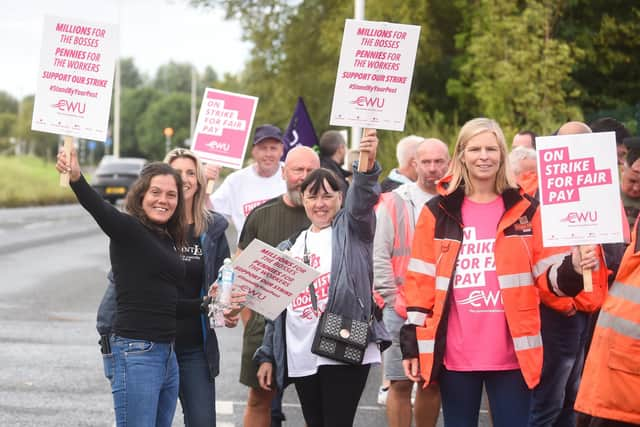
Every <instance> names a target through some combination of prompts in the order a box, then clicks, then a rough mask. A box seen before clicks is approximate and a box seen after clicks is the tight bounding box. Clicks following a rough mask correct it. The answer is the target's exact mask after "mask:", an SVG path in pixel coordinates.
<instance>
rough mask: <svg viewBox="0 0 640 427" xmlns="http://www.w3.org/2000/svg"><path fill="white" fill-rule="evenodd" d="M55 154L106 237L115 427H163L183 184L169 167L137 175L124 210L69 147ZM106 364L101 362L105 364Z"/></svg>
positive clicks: (173, 396) (173, 376)
mask: <svg viewBox="0 0 640 427" xmlns="http://www.w3.org/2000/svg"><path fill="white" fill-rule="evenodd" d="M70 160H71V161H70V162H69V163H68V162H67V161H66V158H65V155H64V153H62V152H60V153H59V154H58V162H57V164H56V169H57V170H58V172H67V173H69V181H70V183H71V189H72V190H73V192H74V193H75V195H76V197H77V198H78V201H79V202H80V204H81V205H82V206H83V207H84V208H85V209H86V210H87V211H88V212H89V213H90V214H91V216H93V218H94V219H95V221H96V222H97V223H98V225H99V226H100V228H101V229H102V230H103V231H104V232H105V234H106V235H107V236H109V238H110V242H109V253H110V258H111V269H112V270H113V276H114V278H115V282H116V299H117V305H118V309H117V316H116V320H115V324H114V333H113V334H112V335H111V336H110V339H109V345H110V347H111V352H107V354H105V355H104V357H105V358H113V361H112V363H105V368H108V372H105V374H106V376H107V378H109V380H110V382H111V390H112V394H113V403H114V409H115V414H116V423H117V425H118V426H158V427H169V426H171V423H172V421H173V416H174V413H175V409H176V402H177V398H178V364H177V361H176V354H175V350H174V341H175V336H176V308H177V286H178V285H179V284H180V283H182V281H183V280H184V276H185V267H184V263H183V261H182V260H181V259H180V256H179V253H180V250H181V248H182V247H183V245H184V242H185V230H186V222H185V211H184V200H183V195H182V186H183V184H182V179H181V178H180V174H179V173H178V172H176V171H175V170H174V169H173V168H172V167H171V166H170V165H168V164H165V163H151V164H149V165H147V166H145V168H144V169H143V170H142V172H141V174H140V178H139V179H138V180H137V181H136V182H135V183H134V184H133V186H132V188H131V190H130V192H129V194H128V195H127V199H126V201H125V208H126V211H127V212H126V213H123V212H120V211H119V210H118V209H116V208H115V207H114V206H112V205H111V204H110V203H108V202H106V201H104V200H103V199H102V198H101V197H100V195H99V194H98V193H96V192H95V191H94V190H93V189H92V188H91V187H90V186H89V184H88V183H87V181H86V180H85V179H84V177H83V176H82V173H81V171H80V166H79V164H78V159H77V155H76V152H75V149H73V150H72V152H71V158H70ZM105 362H106V361H105Z"/></svg>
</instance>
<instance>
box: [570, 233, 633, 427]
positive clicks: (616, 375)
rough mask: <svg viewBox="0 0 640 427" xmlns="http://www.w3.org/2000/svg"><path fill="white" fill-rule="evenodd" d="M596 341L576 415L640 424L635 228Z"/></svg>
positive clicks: (597, 325)
mask: <svg viewBox="0 0 640 427" xmlns="http://www.w3.org/2000/svg"><path fill="white" fill-rule="evenodd" d="M634 228H635V230H634V232H633V236H632V240H631V244H630V245H629V246H628V247H627V250H626V252H625V253H624V257H623V258H622V262H621V264H620V269H619V270H618V275H617V276H616V279H615V281H614V283H613V285H612V286H611V289H609V294H608V296H607V299H606V300H605V302H604V304H603V305H602V310H601V311H600V314H599V315H598V321H597V323H596V328H595V331H594V334H593V339H592V341H591V347H590V349H589V354H588V355H587V361H586V362H585V366H584V371H583V374H582V382H581V383H580V389H579V390H578V397H577V398H576V403H575V409H576V410H577V411H580V412H584V413H587V414H590V415H593V416H595V417H598V418H606V419H610V420H616V421H622V422H625V423H631V424H640V242H639V241H638V235H637V233H638V231H637V229H638V223H637V222H636V225H635V227H634Z"/></svg>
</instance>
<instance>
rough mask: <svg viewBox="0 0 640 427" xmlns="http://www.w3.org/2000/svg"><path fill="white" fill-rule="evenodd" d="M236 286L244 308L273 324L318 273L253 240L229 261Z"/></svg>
mask: <svg viewBox="0 0 640 427" xmlns="http://www.w3.org/2000/svg"><path fill="white" fill-rule="evenodd" d="M233 269H234V271H235V274H236V277H235V281H234V287H235V286H237V287H239V288H240V289H242V290H243V291H245V292H247V294H248V295H247V304H246V305H247V307H249V308H250V309H251V310H253V311H256V312H258V313H260V314H262V315H263V316H264V317H266V318H268V319H271V320H274V319H275V318H276V317H278V315H279V314H280V313H282V311H283V310H284V309H285V308H286V307H287V305H288V304H289V303H290V302H291V301H292V300H293V299H294V298H295V297H296V296H298V294H299V293H300V292H302V291H303V290H304V289H305V288H306V287H307V286H309V284H310V283H312V282H313V281H314V280H315V279H316V278H318V276H320V273H319V272H318V271H316V270H315V269H313V268H311V267H309V266H308V265H306V264H304V263H303V262H301V261H299V260H297V259H295V258H293V257H291V256H289V255H287V254H286V253H284V252H282V251H279V250H278V249H276V248H274V247H272V246H269V245H267V244H266V243H264V242H262V241H260V240H258V239H253V240H252V241H251V243H250V244H249V246H247V247H246V248H245V249H244V250H243V251H242V252H241V253H240V255H238V257H237V258H236V259H235V260H234V261H233Z"/></svg>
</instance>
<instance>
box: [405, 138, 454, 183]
mask: <svg viewBox="0 0 640 427" xmlns="http://www.w3.org/2000/svg"><path fill="white" fill-rule="evenodd" d="M413 165H414V167H415V169H416V174H417V176H418V178H417V180H416V183H417V184H418V187H420V189H422V190H423V191H426V192H427V193H431V194H435V193H436V182H437V181H438V180H439V179H440V178H442V177H443V176H444V174H445V173H447V169H448V168H449V147H447V144H445V143H444V142H442V141H440V140H439V139H436V138H427V139H424V140H422V141H421V142H420V143H418V146H417V147H416V155H415V159H414V161H413Z"/></svg>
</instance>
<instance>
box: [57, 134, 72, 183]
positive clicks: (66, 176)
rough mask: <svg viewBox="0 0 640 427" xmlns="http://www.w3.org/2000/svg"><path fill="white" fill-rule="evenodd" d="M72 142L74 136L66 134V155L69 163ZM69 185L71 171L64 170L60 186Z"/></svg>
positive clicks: (64, 148)
mask: <svg viewBox="0 0 640 427" xmlns="http://www.w3.org/2000/svg"><path fill="white" fill-rule="evenodd" d="M71 144H73V137H70V136H67V135H65V136H64V146H63V150H64V157H65V159H66V160H67V165H71ZM68 186H69V172H62V173H61V174H60V187H68Z"/></svg>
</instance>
